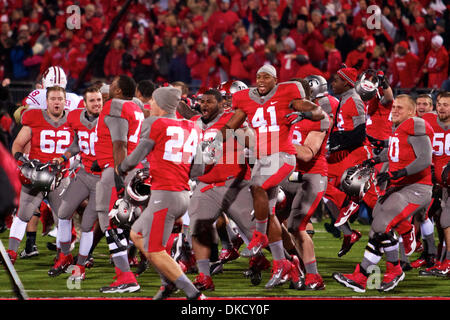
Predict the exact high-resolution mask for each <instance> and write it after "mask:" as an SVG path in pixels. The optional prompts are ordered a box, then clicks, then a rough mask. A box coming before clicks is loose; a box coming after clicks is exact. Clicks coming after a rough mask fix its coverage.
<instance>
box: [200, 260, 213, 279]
mask: <svg viewBox="0 0 450 320" xmlns="http://www.w3.org/2000/svg"><path fill="white" fill-rule="evenodd" d="M197 268H198V273H203V274H204V275H205V276H208V277H210V276H211V271H210V268H209V259H201V260H197Z"/></svg>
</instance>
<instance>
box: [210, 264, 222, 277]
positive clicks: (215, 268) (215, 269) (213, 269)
mask: <svg viewBox="0 0 450 320" xmlns="http://www.w3.org/2000/svg"><path fill="white" fill-rule="evenodd" d="M209 273H210V274H211V276H213V275H215V274H219V273H223V263H222V261H220V260H217V261H216V262H211V263H210V265H209Z"/></svg>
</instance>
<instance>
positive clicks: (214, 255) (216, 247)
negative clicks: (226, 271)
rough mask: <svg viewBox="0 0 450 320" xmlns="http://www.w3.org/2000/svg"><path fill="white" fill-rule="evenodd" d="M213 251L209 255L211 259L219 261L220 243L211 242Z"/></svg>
mask: <svg viewBox="0 0 450 320" xmlns="http://www.w3.org/2000/svg"><path fill="white" fill-rule="evenodd" d="M210 249H211V253H210V255H209V260H210V261H214V262H216V261H218V260H219V245H218V244H217V243H213V244H211V247H210Z"/></svg>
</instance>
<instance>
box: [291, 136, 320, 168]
mask: <svg viewBox="0 0 450 320" xmlns="http://www.w3.org/2000/svg"><path fill="white" fill-rule="evenodd" d="M325 136H326V131H311V132H309V133H308V136H307V137H306V139H305V143H304V144H303V145H302V146H300V145H294V146H295V149H296V150H297V159H298V160H301V161H303V162H308V161H311V160H312V159H313V158H314V157H315V156H316V154H317V153H318V152H319V150H320V147H321V146H322V142H323V139H325Z"/></svg>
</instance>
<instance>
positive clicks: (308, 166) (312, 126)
mask: <svg viewBox="0 0 450 320" xmlns="http://www.w3.org/2000/svg"><path fill="white" fill-rule="evenodd" d="M330 127H331V119H330V117H329V116H326V117H325V118H323V119H322V120H321V121H311V120H303V121H301V123H296V124H295V125H294V127H293V128H292V132H293V140H292V142H293V143H294V144H297V145H300V146H302V145H303V144H304V142H305V140H306V137H307V136H308V134H309V133H310V132H311V131H326V132H327V134H326V136H325V138H324V139H323V142H322V145H321V147H320V149H319V152H317V154H316V155H315V157H314V158H313V159H311V160H310V161H308V162H303V161H300V160H297V168H296V171H300V172H301V173H302V174H305V173H318V174H320V175H322V176H327V174H328V163H327V159H326V157H325V156H326V153H327V150H326V146H327V140H328V135H329V133H330Z"/></svg>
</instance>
